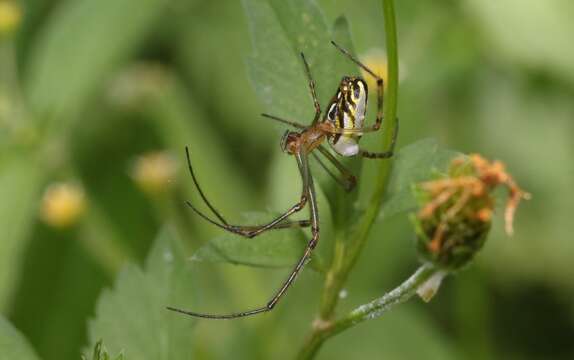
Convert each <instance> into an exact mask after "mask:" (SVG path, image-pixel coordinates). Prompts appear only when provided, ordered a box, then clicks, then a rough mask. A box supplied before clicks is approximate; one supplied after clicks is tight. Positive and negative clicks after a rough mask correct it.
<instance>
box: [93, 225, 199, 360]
mask: <svg viewBox="0 0 574 360" xmlns="http://www.w3.org/2000/svg"><path fill="white" fill-rule="evenodd" d="M183 253H184V252H183V249H182V248H181V244H180V241H179V239H177V238H176V237H175V231H173V230H171V229H169V228H167V229H164V230H163V231H162V232H161V234H160V235H159V236H158V238H157V239H156V242H155V245H154V247H153V249H152V251H151V252H150V255H149V256H148V259H147V262H146V266H145V270H144V271H142V270H141V269H139V268H138V267H137V266H135V265H130V266H128V267H127V268H126V269H125V270H124V271H122V272H121V273H120V275H119V277H118V279H117V281H116V285H115V289H114V290H112V291H106V292H104V293H103V294H102V295H101V297H100V299H99V301H98V305H97V308H96V318H95V320H93V321H91V322H90V324H89V329H88V330H89V337H90V341H91V345H90V348H91V349H93V347H94V344H95V343H96V341H99V340H100V339H101V340H103V342H104V343H105V344H106V347H107V348H108V350H109V352H110V353H112V354H117V353H119V352H121V351H123V353H124V354H125V356H126V357H127V358H129V359H142V360H145V359H150V360H162V359H165V360H167V359H169V360H177V359H181V360H183V359H186V360H187V359H190V358H191V354H192V349H191V346H190V344H191V341H192V331H191V330H192V328H193V324H194V321H193V320H192V319H190V318H185V317H182V315H178V314H175V313H172V312H169V311H168V310H166V308H165V307H166V306H169V305H171V306H184V305H187V304H189V303H190V300H191V297H192V296H191V293H192V286H191V281H190V277H191V271H190V268H189V264H188V263H187V261H186V259H185V257H184V255H183Z"/></svg>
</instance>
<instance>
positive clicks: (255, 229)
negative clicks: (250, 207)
mask: <svg viewBox="0 0 574 360" xmlns="http://www.w3.org/2000/svg"><path fill="white" fill-rule="evenodd" d="M185 151H186V155H187V162H188V167H189V171H190V174H191V177H192V179H193V183H194V184H195V187H196V188H197V190H198V191H199V194H200V196H201V198H202V199H203V201H204V202H205V204H206V205H207V206H208V207H209V209H211V211H212V212H213V214H214V215H215V216H216V217H217V218H218V219H219V220H220V222H218V221H216V220H214V219H212V218H210V217H209V216H207V215H205V214H204V213H203V212H201V211H199V209H197V208H196V207H195V206H194V205H193V204H192V203H190V202H189V201H187V202H186V204H187V206H189V207H190V208H191V209H192V210H193V211H194V212H195V213H196V214H197V215H199V216H200V217H202V218H203V219H204V220H206V221H208V222H210V223H211V224H213V225H215V226H217V227H219V228H222V229H224V230H226V231H229V232H231V233H234V234H237V235H241V236H244V237H247V238H252V237H255V236H257V235H260V234H261V233H263V232H265V231H267V230H271V229H284V228H289V227H306V226H309V225H308V221H294V222H289V221H286V219H287V218H288V217H290V216H291V215H293V214H295V213H296V212H298V211H300V210H301V209H303V207H305V204H306V203H307V196H306V191H305V188H306V184H303V190H302V194H301V199H300V200H299V202H297V203H296V204H295V205H293V206H291V208H289V209H288V210H287V211H286V212H285V213H283V214H282V215H279V216H278V217H276V218H275V219H273V220H272V221H271V222H269V223H267V224H265V225H261V226H251V225H247V226H245V225H231V224H229V223H228V222H227V221H226V220H225V219H224V218H223V216H221V214H219V212H218V211H217V210H215V208H214V207H213V205H211V203H210V202H209V200H207V197H206V196H205V194H204V193H203V190H202V189H201V187H200V186H199V182H198V181H197V178H196V176H195V173H194V171H193V167H192V166H191V160H190V156H189V150H188V148H187V147H186V148H185ZM297 164H298V166H299V171H300V172H301V173H302V172H303V169H302V168H301V165H300V163H299V162H297Z"/></svg>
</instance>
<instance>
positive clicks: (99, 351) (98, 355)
mask: <svg viewBox="0 0 574 360" xmlns="http://www.w3.org/2000/svg"><path fill="white" fill-rule="evenodd" d="M102 343H103V342H102V340H100V341H98V342H97V343H96V346H94V352H93V354H92V358H91V360H110V355H109V354H108V351H107V350H106V348H105V347H103V344H102ZM82 360H87V358H86V357H85V356H82ZM115 360H124V355H123V354H119V355H118V357H116V358H115Z"/></svg>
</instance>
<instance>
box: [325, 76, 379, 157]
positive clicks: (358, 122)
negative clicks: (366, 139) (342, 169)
mask: <svg viewBox="0 0 574 360" xmlns="http://www.w3.org/2000/svg"><path fill="white" fill-rule="evenodd" d="M367 98H368V88H367V83H365V81H364V80H363V79H360V78H356V77H344V78H343V79H342V80H341V83H340V85H339V89H338V90H337V93H336V94H335V96H334V97H333V98H332V99H331V102H330V103H329V106H328V107H327V113H326V114H325V118H324V119H323V121H329V122H331V123H332V124H333V125H334V126H335V127H336V128H337V129H346V130H350V129H361V128H362V127H363V123H364V120H365V112H366V111H367ZM360 139H361V136H360V135H356V134H335V135H331V136H329V143H330V144H331V147H332V148H333V150H335V151H336V152H337V153H338V154H340V155H343V156H353V155H356V154H357V153H358V152H359V144H358V142H359V140H360Z"/></svg>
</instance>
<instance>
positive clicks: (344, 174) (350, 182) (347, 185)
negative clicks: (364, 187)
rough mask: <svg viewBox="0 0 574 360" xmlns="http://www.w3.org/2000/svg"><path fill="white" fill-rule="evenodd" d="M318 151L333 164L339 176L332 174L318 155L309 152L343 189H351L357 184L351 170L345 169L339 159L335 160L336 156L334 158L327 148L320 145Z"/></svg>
mask: <svg viewBox="0 0 574 360" xmlns="http://www.w3.org/2000/svg"><path fill="white" fill-rule="evenodd" d="M317 149H318V150H319V152H320V153H321V155H323V156H324V157H325V158H326V159H327V160H328V161H329V162H330V163H331V164H333V165H334V166H335V167H336V168H337V170H338V171H339V174H340V176H337V175H336V174H334V173H333V172H332V171H331V170H330V169H329V168H328V167H327V166H326V165H325V164H324V163H323V162H322V161H321V159H320V158H319V156H318V155H316V154H315V153H314V152H313V153H311V154H312V155H313V157H315V159H316V160H317V162H318V163H319V164H320V165H321V167H323V169H325V171H326V172H327V173H328V174H329V175H330V176H331V177H332V178H333V179H335V181H336V182H337V183H338V184H339V185H341V186H342V187H343V188H344V189H345V191H351V190H353V189H354V188H355V186H356V185H357V178H356V177H355V175H353V173H351V171H350V170H349V169H347V168H346V167H345V166H344V165H343V164H341V162H340V161H339V160H337V158H335V156H333V154H331V153H330V152H329V150H327V149H326V148H325V147H324V146H322V145H320V146H319V147H318V148H317Z"/></svg>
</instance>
